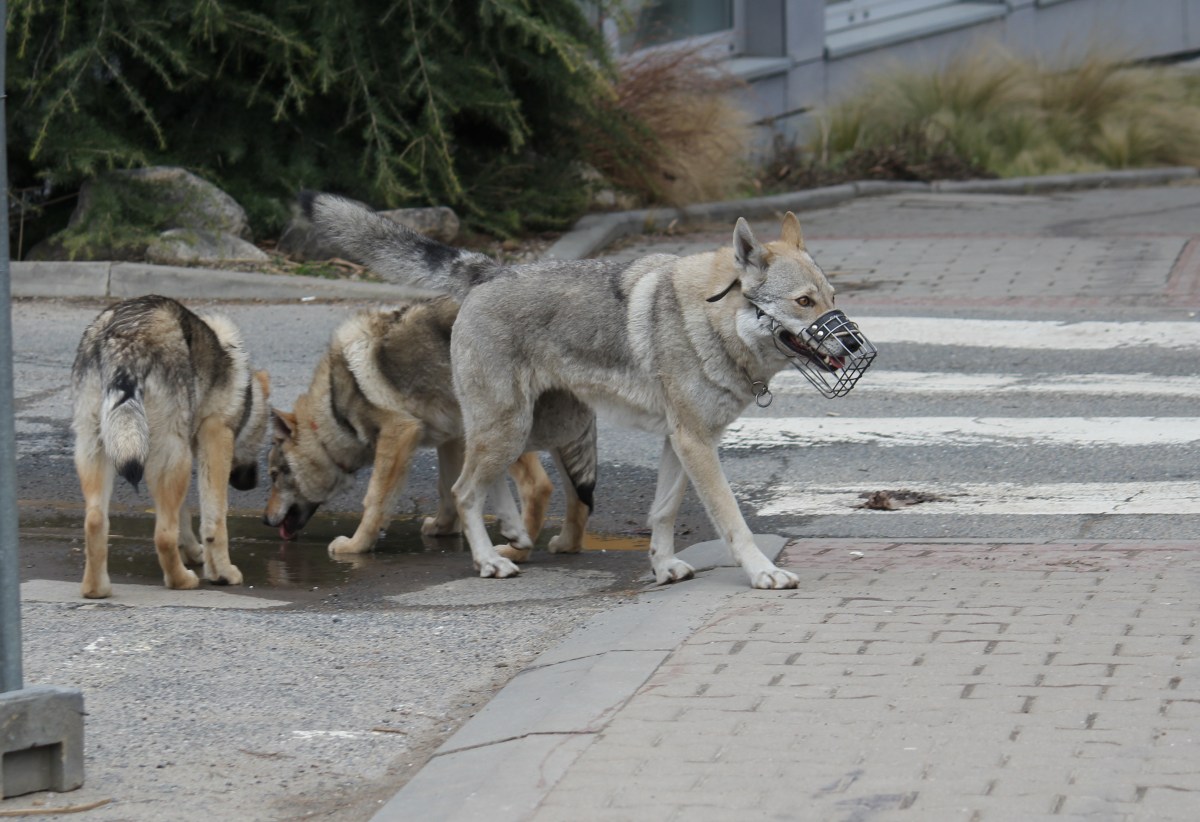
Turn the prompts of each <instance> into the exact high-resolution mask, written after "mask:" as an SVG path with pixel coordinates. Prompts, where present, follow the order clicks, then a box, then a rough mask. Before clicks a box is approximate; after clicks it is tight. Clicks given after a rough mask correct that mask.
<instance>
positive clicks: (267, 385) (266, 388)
mask: <svg viewBox="0 0 1200 822" xmlns="http://www.w3.org/2000/svg"><path fill="white" fill-rule="evenodd" d="M254 379H256V380H258V385H259V387H260V388H262V395H263V399H266V398H267V397H269V396H271V375H270V374H268V373H267V372H266V371H255V372H254Z"/></svg>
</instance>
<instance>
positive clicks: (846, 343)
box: [838, 334, 862, 353]
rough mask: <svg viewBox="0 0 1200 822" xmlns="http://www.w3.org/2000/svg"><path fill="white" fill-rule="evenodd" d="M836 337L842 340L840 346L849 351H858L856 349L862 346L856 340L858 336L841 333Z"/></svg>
mask: <svg viewBox="0 0 1200 822" xmlns="http://www.w3.org/2000/svg"><path fill="white" fill-rule="evenodd" d="M838 339H840V340H841V341H842V346H843V347H844V348H845V349H846V350H847V351H849V352H850V353H854V352H855V351H858V349H860V348H862V345H861V344H860V343H859V341H858V337H856V336H855V335H853V334H843V335H842V336H840V337H839V338H838Z"/></svg>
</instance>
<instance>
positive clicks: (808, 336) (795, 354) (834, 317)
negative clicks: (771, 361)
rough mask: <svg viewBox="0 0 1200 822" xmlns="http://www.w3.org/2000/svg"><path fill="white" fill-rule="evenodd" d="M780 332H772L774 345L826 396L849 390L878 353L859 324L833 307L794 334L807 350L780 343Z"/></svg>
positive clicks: (842, 393) (835, 395)
mask: <svg viewBox="0 0 1200 822" xmlns="http://www.w3.org/2000/svg"><path fill="white" fill-rule="evenodd" d="M783 333H787V332H783ZM779 336H780V335H779V334H776V335H775V345H776V347H777V348H778V349H779V350H780V351H782V352H783V353H784V354H786V355H787V356H788V358H789V359H790V360H791V361H792V365H793V366H794V367H795V368H796V370H797V371H799V372H800V373H801V374H803V375H804V378H805V379H806V380H808V381H809V382H810V383H812V386H813V388H816V389H817V390H818V391H820V392H821V394H822V395H824V396H825V397H827V398H829V399H833V398H834V397H844V396H846V395H847V394H849V393H850V389H852V388H853V387H854V385H855V383H857V382H858V380H859V377H861V376H862V375H863V373H864V372H865V371H866V370H867V369H868V368H870V367H871V363H872V362H873V361H874V360H875V355H876V354H877V353H878V352H877V351H876V349H875V346H874V345H872V344H871V341H870V340H868V339H867V338H866V337H865V336H863V333H862V331H860V330H859V329H858V324H857V323H855V322H852V321H851V320H850V319H848V318H847V317H846V315H845V314H843V313H842V312H841V311H836V310H834V311H829V312H827V313H825V314H822V315H821V316H820V317H819V318H818V319H817V321H816V322H814V323H813V324H812V325H810V326H808V327H807V328H805V329H804V330H803V331H802V332H800V334H797V335H794V337H797V338H799V339H800V341H801V342H802V343H803V344H804V347H805V348H806V349H807V350H801V351H796V350H794V349H793V347H792V346H789V345H787V344H786V343H781V342H780V339H779Z"/></svg>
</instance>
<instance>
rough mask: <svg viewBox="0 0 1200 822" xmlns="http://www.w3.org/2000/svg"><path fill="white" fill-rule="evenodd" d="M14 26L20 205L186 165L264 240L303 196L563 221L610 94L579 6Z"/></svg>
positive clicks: (75, 2) (397, 3) (200, 9)
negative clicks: (101, 181)
mask: <svg viewBox="0 0 1200 822" xmlns="http://www.w3.org/2000/svg"><path fill="white" fill-rule="evenodd" d="M7 24H8V37H9V41H8V42H9V50H8V54H9V62H8V66H7V71H8V78H9V89H8V93H9V114H10V124H9V135H8V136H9V152H10V154H9V156H10V163H11V171H10V175H11V180H12V185H13V187H14V188H19V187H26V188H32V187H35V186H39V185H40V186H42V187H43V189H45V188H46V187H47V185H48V187H49V188H50V189H53V190H54V191H55V192H57V193H60V194H61V193H62V192H63V191H68V190H72V189H74V188H77V187H78V185H79V184H80V183H81V182H82V181H83V180H86V179H89V178H92V177H95V176H96V175H98V174H100V173H102V172H104V171H107V170H110V169H116V168H130V167H139V166H147V165H168V164H169V165H181V166H184V167H186V168H188V169H190V170H192V171H193V172H196V173H199V174H201V175H202V176H205V177H207V178H208V179H210V180H212V181H213V182H216V183H217V184H218V185H221V186H223V187H224V188H226V190H228V191H229V192H230V193H231V194H232V195H233V196H234V197H235V198H237V199H238V200H239V202H241V203H242V205H243V206H245V207H246V209H247V211H248V212H249V214H250V217H251V220H252V222H253V224H254V225H255V227H256V229H257V230H259V231H260V232H262V231H271V230H275V229H277V228H278V227H279V226H280V224H281V223H282V222H283V220H284V219H286V216H287V206H286V203H287V202H288V201H289V200H290V198H291V196H292V195H293V194H294V193H295V191H296V190H297V189H300V188H304V187H308V188H316V189H324V190H334V191H339V192H342V193H345V194H348V195H350V196H354V197H357V198H360V199H363V200H365V201H367V202H370V203H371V204H372V205H375V206H378V207H381V208H382V207H399V206H404V205H425V204H431V203H437V204H444V205H450V206H453V207H455V208H456V209H458V210H459V211H460V213H461V214H462V216H463V217H464V218H465V220H466V221H467V222H468V223H469V224H471V225H473V226H475V227H478V228H484V229H488V230H491V231H493V232H499V233H506V232H513V231H517V230H520V229H523V228H531V227H541V226H546V225H553V224H562V223H563V222H565V221H567V220H570V219H572V218H573V217H574V216H576V215H577V213H578V212H579V210H580V209H582V207H583V206H584V204H585V197H586V192H585V191H583V190H582V186H581V184H580V183H579V182H578V174H577V172H576V171H575V168H576V161H577V160H578V157H579V156H580V151H581V148H580V140H579V136H578V135H579V134H580V133H581V130H582V131H586V129H587V128H588V124H589V123H590V122H593V121H594V120H595V118H596V116H597V114H596V111H597V107H596V101H598V100H601V99H604V98H605V97H606V96H608V95H609V94H611V91H610V88H611V66H610V64H609V62H608V60H607V58H606V56H605V53H604V48H603V41H602V38H601V37H600V35H599V33H598V32H597V31H596V29H595V28H594V27H593V26H591V25H590V24H589V22H588V21H587V19H586V17H585V15H584V13H583V11H582V10H581V6H580V4H579V3H578V2H577V0H388V1H385V2H380V0H326V2H320V1H319V0H318V1H317V2H298V0H10V2H9V18H8V21H7Z"/></svg>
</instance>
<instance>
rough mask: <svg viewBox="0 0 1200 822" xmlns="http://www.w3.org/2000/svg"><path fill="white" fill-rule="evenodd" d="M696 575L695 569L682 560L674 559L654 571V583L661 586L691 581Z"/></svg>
mask: <svg viewBox="0 0 1200 822" xmlns="http://www.w3.org/2000/svg"><path fill="white" fill-rule="evenodd" d="M695 575H696V571H695V569H694V568H692V566H690V565H688V564H687V563H686V562H684V561H683V560H681V559H674V558H672V559H670V560H668V561H667V562H664V563H663V564H662V565H659V566H658V567H657V568H655V569H654V581H655V582H657V583H658V584H659V585H666V584H667V583H669V582H680V581H681V580H685V579H691V578H692V577H694V576H695Z"/></svg>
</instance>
